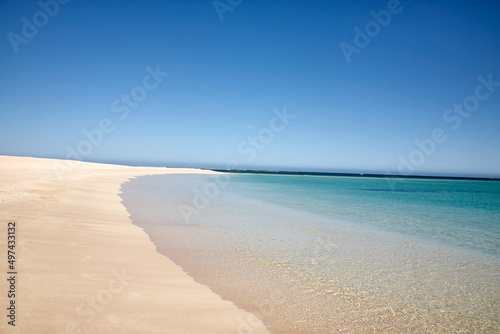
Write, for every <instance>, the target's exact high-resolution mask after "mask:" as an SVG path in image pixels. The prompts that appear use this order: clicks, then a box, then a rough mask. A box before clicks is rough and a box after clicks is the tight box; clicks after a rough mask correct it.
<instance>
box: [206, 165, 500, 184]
mask: <svg viewBox="0 0 500 334" xmlns="http://www.w3.org/2000/svg"><path fill="white" fill-rule="evenodd" d="M202 169H203V170H212V171H214V172H220V173H237V174H271V175H291V176H293V175H296V176H340V177H376V178H401V179H442V180H474V181H500V178H495V177H491V178H489V177H473V176H433V175H398V174H376V173H366V174H365V173H327V172H301V171H273V170H254V169H212V168H202Z"/></svg>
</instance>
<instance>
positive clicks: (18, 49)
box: [0, 0, 500, 177]
mask: <svg viewBox="0 0 500 334" xmlns="http://www.w3.org/2000/svg"><path fill="white" fill-rule="evenodd" d="M59 1H60V2H57V1H56V0H46V1H44V0H42V1H41V2H38V1H31V0H23V1H5V0H2V1H0V28H1V35H2V36H3V38H2V42H1V43H0V64H1V67H0V78H1V79H0V88H1V90H0V92H1V95H0V154H7V155H22V156H36V157H51V158H72V159H81V160H85V161H101V162H122V163H131V164H143V165H144V164H146V165H162V166H197V167H214V168H224V167H226V166H227V164H228V163H229V162H231V161H232V162H233V165H234V163H237V166H238V167H239V168H266V169H288V170H318V171H340V172H351V171H352V172H365V173H366V172H392V173H406V174H437V175H481V176H483V175H487V176H497V177H498V176H500V150H499V144H500V131H499V128H500V3H499V2H498V1H452V0H449V1H434V2H431V1H415V0H414V1H410V0H401V1H395V0H391V1H389V2H388V1H375V0H372V1H319V0H318V1H306V0H304V1H297V0H286V1H285V0H282V1H270V0H265V1H264V0H262V1H258V0H252V1H250V0H243V1H239V0H221V1H219V2H215V5H214V1H210V0H207V1H205V0H199V1H197V0H192V1H191V0H183V1H148V0H145V1H139V0H137V1H92V0H90V1H83V0H72V1H67V0H64V1H63V0H59ZM44 8H45V9H44ZM374 13H378V14H375V15H374ZM387 14H389V15H390V21H389V19H388V16H387ZM375 16H379V17H378V19H379V21H377V20H376V18H375ZM221 18H222V19H221ZM30 28H34V30H33V29H31V30H30ZM367 29H368V30H367ZM370 29H371V30H370ZM359 31H361V34H359V33H358V32H359ZM357 35H358V36H357ZM363 35H364V36H363ZM356 38H357V39H356ZM356 42H357V43H356ZM342 43H344V44H342ZM341 45H344V51H343V49H342V48H341ZM345 45H349V49H348V50H351V51H352V50H354V49H356V50H357V51H356V52H352V53H349V54H348V55H347V57H346V55H345ZM155 72H156V79H155V75H152V74H151V73H155ZM167 73H168V74H167ZM478 78H482V79H478ZM146 86H147V89H146ZM479 86H480V87H479ZM127 95H128V96H129V100H128V101H129V102H126V101H125V100H124V98H127ZM464 103H466V104H468V105H467V108H468V109H464V107H462V111H461V113H460V112H459V111H458V110H459V109H456V108H455V111H454V107H453V106H454V104H456V105H458V106H459V107H458V108H460V105H463V104H464ZM132 106H133V107H132ZM450 108H451V110H450V111H448V109H450ZM127 109H128V110H127ZM125 110H126V112H125ZM468 110H470V111H468ZM125 114H126V115H125ZM277 114H278V115H281V116H282V117H283V114H285V115H294V116H295V117H292V116H289V118H286V117H285V121H283V120H282V119H280V118H279V117H277V116H276V115H277ZM120 117H121V118H120ZM102 122H104V123H102ZM102 125H104V126H102ZM101 126H102V128H101ZM436 131H437V132H436ZM85 133H87V136H86V135H85ZM433 133H434V136H433ZM418 143H419V144H418ZM70 152H74V153H73V154H72V153H70Z"/></svg>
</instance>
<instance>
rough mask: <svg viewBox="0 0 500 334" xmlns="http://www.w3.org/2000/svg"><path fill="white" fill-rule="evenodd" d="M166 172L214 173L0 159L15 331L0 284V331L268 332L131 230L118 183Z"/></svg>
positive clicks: (1, 254)
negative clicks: (11, 228)
mask: <svg viewBox="0 0 500 334" xmlns="http://www.w3.org/2000/svg"><path fill="white" fill-rule="evenodd" d="M61 166H63V167H64V172H63V173H61V172H60V167H61ZM168 173H170V174H171V173H213V172H211V171H205V170H198V169H176V168H153V167H126V166H118V165H105V164H96V163H86V162H75V161H73V162H71V163H67V162H66V161H62V160H56V159H40V158H28V157H10V156H0V214H1V216H0V217H1V226H2V230H1V231H0V248H1V249H0V263H1V264H0V269H1V273H2V276H6V275H7V274H6V272H7V271H8V270H7V225H8V223H9V222H12V221H15V222H16V238H17V239H16V249H15V251H16V271H17V275H16V298H15V305H16V321H15V324H16V326H15V327H13V326H10V325H8V323H7V321H8V320H9V319H8V318H7V317H6V315H7V312H8V310H6V307H8V303H9V299H8V298H7V296H6V295H7V291H8V290H9V286H8V284H9V283H8V282H7V280H6V279H5V278H3V277H2V279H1V280H0V296H1V298H0V301H1V305H0V306H1V309H3V310H4V311H2V313H0V315H1V316H2V317H1V319H2V320H1V321H0V332H1V333H106V334H111V333H268V330H267V329H266V327H265V325H264V324H263V323H262V322H261V321H260V320H258V319H257V318H256V317H255V316H254V315H252V314H250V313H248V312H246V311H244V310H242V309H240V308H238V307H236V306H235V305H234V304H233V303H231V302H229V301H225V300H222V299H221V298H220V297H219V296H218V295H217V294H215V293H214V292H212V291H211V290H210V289H209V288H208V287H206V286H204V285H202V284H199V283H197V282H195V281H194V279H193V278H191V277H190V276H189V275H187V274H186V273H185V272H184V271H183V270H182V268H181V267H179V266H178V265H176V264H175V263H173V262H172V261H171V260H169V259H168V258H167V257H165V256H163V255H160V254H159V253H157V252H156V247H155V245H154V244H153V243H152V242H151V240H150V239H149V236H148V235H147V234H146V233H145V232H144V231H143V230H142V229H141V228H139V227H138V226H136V225H133V224H132V222H131V220H130V218H129V214H128V212H127V211H126V209H125V207H124V206H123V205H122V204H121V198H120V197H119V195H118V194H119V192H120V185H121V184H122V183H123V182H125V181H127V180H128V179H130V178H133V177H136V176H140V175H153V174H168ZM7 278H8V277H7Z"/></svg>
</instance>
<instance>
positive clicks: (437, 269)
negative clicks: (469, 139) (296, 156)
mask: <svg viewBox="0 0 500 334" xmlns="http://www.w3.org/2000/svg"><path fill="white" fill-rule="evenodd" d="M122 192H123V193H122V195H121V196H122V198H123V202H124V204H125V206H126V207H127V210H128V211H129V212H130V214H131V217H132V220H133V222H134V223H135V224H137V225H139V226H141V227H143V228H144V229H145V231H146V232H147V233H148V234H149V235H150V237H151V239H152V240H153V241H154V242H155V243H156V245H157V247H158V251H159V252H161V253H163V254H165V255H167V256H168V257H169V258H171V259H172V260H174V261H175V262H176V263H178V264H179V265H181V266H182V267H183V268H184V270H185V271H187V272H188V273H189V274H190V275H191V276H193V277H194V278H195V279H196V280H197V281H199V282H201V283H203V284H206V285H208V286H209V287H210V288H211V289H212V290H214V291H215V292H216V293H218V294H219V295H221V296H222V297H223V298H224V299H228V300H231V301H233V302H234V303H235V304H237V305H238V306H240V307H242V308H245V309H247V310H249V311H251V312H253V313H254V314H255V315H256V316H258V317H260V318H261V319H263V320H264V321H266V323H267V324H268V325H269V327H270V329H271V330H272V331H273V332H274V333H337V332H344V333H498V332H500V181H486V180H463V179H425V178H383V177H347V176H312V175H279V174H278V175H264V174H239V173H238V174H218V175H182V174H178V175H163V176H144V177H139V178H137V179H134V180H132V181H130V182H128V183H126V184H124V185H123V187H122ZM236 332H241V333H252V321H251V319H246V320H245V322H244V324H242V326H240V328H239V329H238V331H236ZM236 332H235V333H236Z"/></svg>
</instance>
